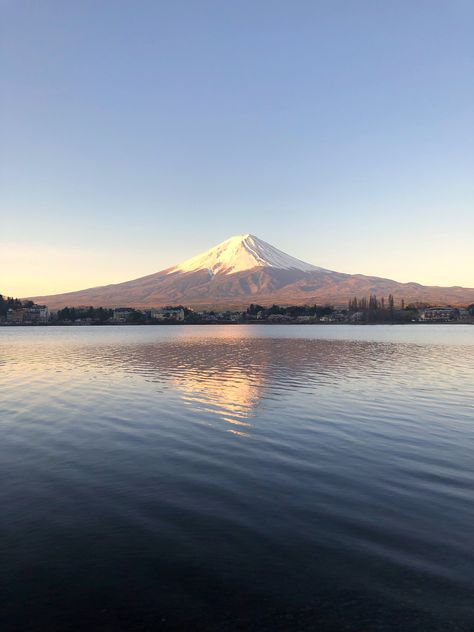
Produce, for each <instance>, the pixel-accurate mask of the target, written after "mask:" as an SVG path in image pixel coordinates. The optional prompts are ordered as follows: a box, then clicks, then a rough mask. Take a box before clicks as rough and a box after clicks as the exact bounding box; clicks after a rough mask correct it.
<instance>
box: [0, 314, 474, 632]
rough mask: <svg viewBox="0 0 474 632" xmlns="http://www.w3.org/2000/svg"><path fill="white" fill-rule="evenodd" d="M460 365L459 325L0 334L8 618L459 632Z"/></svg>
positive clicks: (468, 472) (464, 543)
mask: <svg viewBox="0 0 474 632" xmlns="http://www.w3.org/2000/svg"><path fill="white" fill-rule="evenodd" d="M473 377H474V328H472V327H468V326H466V327H462V326H461V327H457V326H455V327H449V326H448V327H416V326H414V327H410V326H404V327H338V326H336V327H308V326H303V327H293V326H291V327H289V326H283V327H277V326H270V327H265V326H259V327H234V326H231V327H114V328H111V327H107V328H98V327H96V328H69V329H68V328H47V329H45V328H42V329H41V328H38V329H31V328H29V329H26V328H18V329H6V330H0V385H1V394H2V414H1V417H0V429H1V431H2V439H3V440H2V444H1V446H0V476H1V480H2V481H3V485H2V487H1V489H0V501H1V506H2V507H3V508H4V511H3V514H2V515H1V516H0V530H1V531H0V536H1V542H2V543H3V544H0V547H2V550H1V551H0V552H1V553H2V554H4V555H3V557H4V559H5V563H4V565H3V571H0V573H3V574H4V575H5V578H7V577H8V583H9V589H8V591H7V604H8V605H7V608H6V611H7V613H8V617H9V619H8V620H9V621H11V620H12V619H13V618H15V617H18V616H19V615H18V612H19V611H24V607H23V605H24V600H25V599H26V600H27V601H28V603H29V604H30V607H31V608H32V609H33V611H34V612H35V613H36V614H35V616H37V617H39V620H44V621H46V622H48V621H50V620H51V621H54V622H55V624H57V621H56V619H55V617H56V618H57V617H62V618H64V621H62V625H61V627H62V628H64V627H65V626H66V624H67V625H69V623H70V620H71V619H72V618H73V617H74V616H76V617H77V616H78V613H82V614H81V616H90V618H91V619H96V618H97V613H96V612H95V611H94V608H92V607H91V605H90V601H91V599H92V601H94V600H102V601H103V602H105V603H106V604H107V606H106V608H105V609H106V611H107V612H109V615H107V614H104V615H103V616H104V617H105V623H104V625H105V624H107V625H110V621H109V620H108V619H107V617H108V616H110V612H120V613H121V616H123V617H125V619H126V620H129V619H128V618H130V617H131V619H132V620H135V619H134V618H136V619H138V620H141V621H143V620H144V619H143V618H144V617H145V613H146V616H149V617H151V624H150V625H152V626H153V622H154V619H153V617H156V616H160V613H163V612H165V613H166V616H167V617H171V620H176V621H180V620H181V619H180V618H179V617H183V618H184V620H186V621H187V620H188V619H187V618H189V617H198V618H200V617H205V618H206V625H207V624H209V620H210V619H212V617H214V616H216V612H215V611H216V610H219V609H220V608H222V611H223V612H224V611H225V612H227V613H231V615H230V616H235V612H236V611H238V612H239V616H240V615H241V614H242V613H244V614H245V613H246V612H248V613H252V617H253V619H255V617H256V616H258V613H260V612H261V610H262V608H263V606H262V603H264V604H266V605H265V607H269V608H270V607H276V606H275V604H278V607H281V606H282V605H283V606H284V607H285V608H299V607H303V606H304V607H305V608H306V607H308V606H309V607H311V608H312V610H311V615H307V616H311V617H313V619H312V621H315V620H316V619H317V618H318V617H319V618H320V619H318V621H319V623H318V624H319V625H320V629H323V630H324V629H340V628H341V627H342V626H343V625H344V626H350V625H353V626H354V627H353V628H351V627H347V629H357V630H358V629H361V628H360V625H361V623H360V622H361V621H365V623H364V625H365V628H364V629H368V630H369V629H377V630H378V629H388V628H384V627H382V626H385V625H387V626H388V625H389V623H388V622H389V621H393V620H396V617H397V616H398V617H400V616H402V617H406V618H405V619H403V622H402V624H400V625H399V627H398V628H396V629H414V630H415V629H423V627H422V626H425V627H426V626H428V627H427V629H430V630H434V629H439V630H448V629H453V630H454V629H469V627H468V626H470V625H471V622H473V621H474V619H473V618H472V611H471V605H472V604H471V602H472V599H471V597H472V590H473V589H474V571H473V563H474V553H473V549H474V546H473V545H474V536H473V530H472V524H474V508H473V488H474V466H473V464H474V423H473V417H474V415H473V412H474V394H473V383H474V380H473ZM99 579H100V581H99ZM131 585H133V586H135V587H136V590H135V589H134V590H132V594H131V593H130V586H131ZM86 586H87V588H86ZM90 586H92V587H90ZM157 591H158V593H159V595H157ZM84 595H88V597H87V598H86V597H85V596H84ZM354 600H355V603H356V604H358V605H357V607H354V606H351V607H350V608H349V610H347V607H346V610H344V608H345V606H343V604H347V603H354ZM31 604H33V605H31ZM48 604H49V606H48ZM51 604H53V606H52V605H51ZM400 604H402V606H400ZM400 611H401V612H402V614H400ZM84 613H86V614H84ZM232 613H233V614H232ZM394 613H395V614H394ZM403 613H404V614H403ZM242 616H244V615H243V614H242ZM249 616H250V615H249ZM305 616H306V615H305ZM394 616H395V619H394ZM367 621H368V623H367ZM305 624H306V625H308V622H307V621H305ZM332 624H334V625H335V626H336V628H330V625H332ZM216 625H217V624H216ZM219 625H221V624H219ZM325 626H326V627H325ZM456 626H457V627H456ZM46 627H47V626H46ZM218 627H219V626H218ZM271 627H272V625H271V624H269V629H271ZM125 629H127V626H125Z"/></svg>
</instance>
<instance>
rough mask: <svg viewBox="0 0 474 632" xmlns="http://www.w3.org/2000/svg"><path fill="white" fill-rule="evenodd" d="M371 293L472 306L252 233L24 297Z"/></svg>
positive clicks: (92, 301) (293, 300)
mask: <svg viewBox="0 0 474 632" xmlns="http://www.w3.org/2000/svg"><path fill="white" fill-rule="evenodd" d="M370 294H376V295H377V296H379V297H382V296H385V297H387V296H388V295H389V294H393V296H394V298H395V299H398V300H401V299H402V298H403V299H405V301H406V302H407V303H408V302H412V301H422V302H427V303H432V304H439V305H441V304H450V305H466V304H470V303H474V288H470V289H469V288H462V287H458V286H456V287H429V286H423V285H420V284H419V283H398V282H397V281H392V280H390V279H382V278H379V277H373V276H365V275H362V274H344V273H341V272H334V271H332V270H326V269H325V268H320V267H318V266H315V265H312V264H310V263H305V262H304V261H300V260H299V259H296V258H295V257H291V256H290V255H287V254H285V253H284V252H282V251H281V250H278V248H275V247H274V246H271V245H270V244H268V243H266V242H265V241H263V240H261V239H259V238H258V237H255V236H254V235H248V234H247V235H238V236H236V237H231V238H230V239H227V240H226V241H223V242H222V243H221V244H218V245H217V246H215V247H214V248H211V249H210V250H208V251H206V252H204V253H202V254H200V255H197V256H196V257H192V258H191V259H187V260H186V261H183V263H180V264H178V265H176V266H174V267H172V268H168V269H166V270H162V271H161V272H156V273H155V274H150V275H148V276H145V277H141V278H139V279H134V280H132V281H126V282H124V283H117V284H114V285H105V286H102V287H95V288H89V289H86V290H80V291H77V292H68V293H66V294H56V295H52V296H35V297H31V298H32V300H34V301H35V302H37V303H45V304H47V305H48V306H49V308H50V309H53V310H55V309H60V308H62V307H65V306H81V305H93V306H101V305H102V306H104V307H117V306H123V307H127V306H133V307H139V308H146V307H158V306H163V305H178V304H184V305H187V306H190V307H194V308H221V309H222V308H229V309H230V308H236V309H237V308H241V307H244V306H247V305H248V304H249V303H261V304H263V305H270V304H272V303H279V304H283V305H284V304H295V305H297V304H304V303H308V304H309V303H319V304H321V303H332V304H334V305H345V304H347V301H348V300H349V299H350V298H353V297H354V296H356V297H358V298H361V297H363V296H367V297H368V296H369V295H370Z"/></svg>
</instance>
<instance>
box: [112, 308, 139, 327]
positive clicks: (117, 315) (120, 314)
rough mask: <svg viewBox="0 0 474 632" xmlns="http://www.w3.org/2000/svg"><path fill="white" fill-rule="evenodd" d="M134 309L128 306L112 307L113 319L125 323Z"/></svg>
mask: <svg viewBox="0 0 474 632" xmlns="http://www.w3.org/2000/svg"><path fill="white" fill-rule="evenodd" d="M133 312H134V310H133V309H131V308H130V307H116V308H115V309H114V315H113V317H112V318H113V320H114V321H115V322H117V323H125V322H126V321H127V319H128V318H130V317H131V315H132V314H133Z"/></svg>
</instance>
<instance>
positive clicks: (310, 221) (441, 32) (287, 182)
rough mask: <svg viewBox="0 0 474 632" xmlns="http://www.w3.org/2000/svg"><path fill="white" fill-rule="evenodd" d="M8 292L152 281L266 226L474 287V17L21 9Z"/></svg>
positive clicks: (9, 49) (12, 57)
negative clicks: (229, 240) (150, 278)
mask: <svg viewBox="0 0 474 632" xmlns="http://www.w3.org/2000/svg"><path fill="white" fill-rule="evenodd" d="M0 13H1V16H2V20H1V22H2V26H1V39H2V57H1V62H0V73H1V79H0V82H1V90H2V101H1V105H0V120H1V128H2V147H3V151H2V158H1V176H0V177H1V190H2V193H1V195H0V217H1V219H0V270H1V274H0V292H1V293H4V294H7V295H14V296H19V297H24V296H35V295H46V294H53V293H62V292H68V291H74V290H80V289H84V288H88V287H93V286H101V285H106V284H110V283H118V282H121V281H126V280H129V279H134V278H137V277H141V276H144V275H147V274H151V273H153V272H157V271H159V270H162V269H165V268H167V267H170V266H173V265H176V264H178V263H179V262H181V261H183V260H185V259H187V258H189V257H192V256H194V255H197V254H198V253H200V252H202V251H205V250H207V249H209V248H210V247H212V246H214V245H215V244H217V243H219V242H221V241H223V240H225V239H227V238H228V237H230V236H232V235H235V234H241V233H252V234H255V235H257V236H258V237H260V238H261V239H263V240H265V241H267V242H269V243H270V244H272V245H274V246H276V247H277V248H279V249H281V250H283V251H284V252H286V253H288V254H290V255H292V256H294V257H297V258H299V259H301V260H303V261H307V262H309V263H311V264H314V265H316V266H321V267H323V268H327V269H330V270H336V271H339V272H346V273H360V274H366V275H373V276H378V277H383V278H389V279H394V280H396V281H401V282H407V281H415V282H418V283H421V284H424V285H440V286H454V285H460V286H464V287H474V265H473V257H472V237H473V236H474V212H473V208H474V204H473V203H474V180H473V178H472V173H474V155H473V152H472V146H473V144H474V143H473V141H474V125H473V122H474V121H473V118H474V117H473V114H472V102H473V101H474V80H473V77H474V72H473V71H474V50H473V45H472V24H473V19H474V5H472V4H471V3H465V2H463V1H461V0H458V1H455V2H452V3H444V2H440V1H435V2H427V1H420V2H416V3H412V2H408V1H402V2H399V3H396V4H392V3H381V4H376V3H373V2H369V1H361V2H358V3H357V4H356V3H351V2H345V3H338V2H334V3H324V2H304V1H302V2H299V3H297V4H296V5H294V4H293V5H290V4H288V3H285V2H280V1H276V2H269V1H261V2H258V3H251V2H247V1H240V2H238V3H234V4H232V5H230V4H227V5H222V4H221V3H218V2H215V1H210V2H209V1H204V2H202V3H199V5H196V4H192V3H188V2H178V3H173V4H172V5H170V4H168V3H160V2H151V1H148V0H143V1H142V2H140V3H138V4H133V6H132V4H127V3H118V4H116V3H111V2H103V3H100V4H98V3H95V2H92V1H90V0H85V1H84V2H81V3H60V2H57V1H48V0H45V1H44V2H42V3H40V4H38V3H34V2H32V1H31V0H26V1H24V2H22V3H15V2H5V3H3V4H2V7H1V8H0Z"/></svg>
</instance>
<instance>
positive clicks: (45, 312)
mask: <svg viewBox="0 0 474 632" xmlns="http://www.w3.org/2000/svg"><path fill="white" fill-rule="evenodd" d="M23 312H24V315H23V322H25V323H31V324H38V323H41V324H44V323H47V322H48V320H49V309H48V307H47V306H46V305H32V306H31V307H25V308H23Z"/></svg>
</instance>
